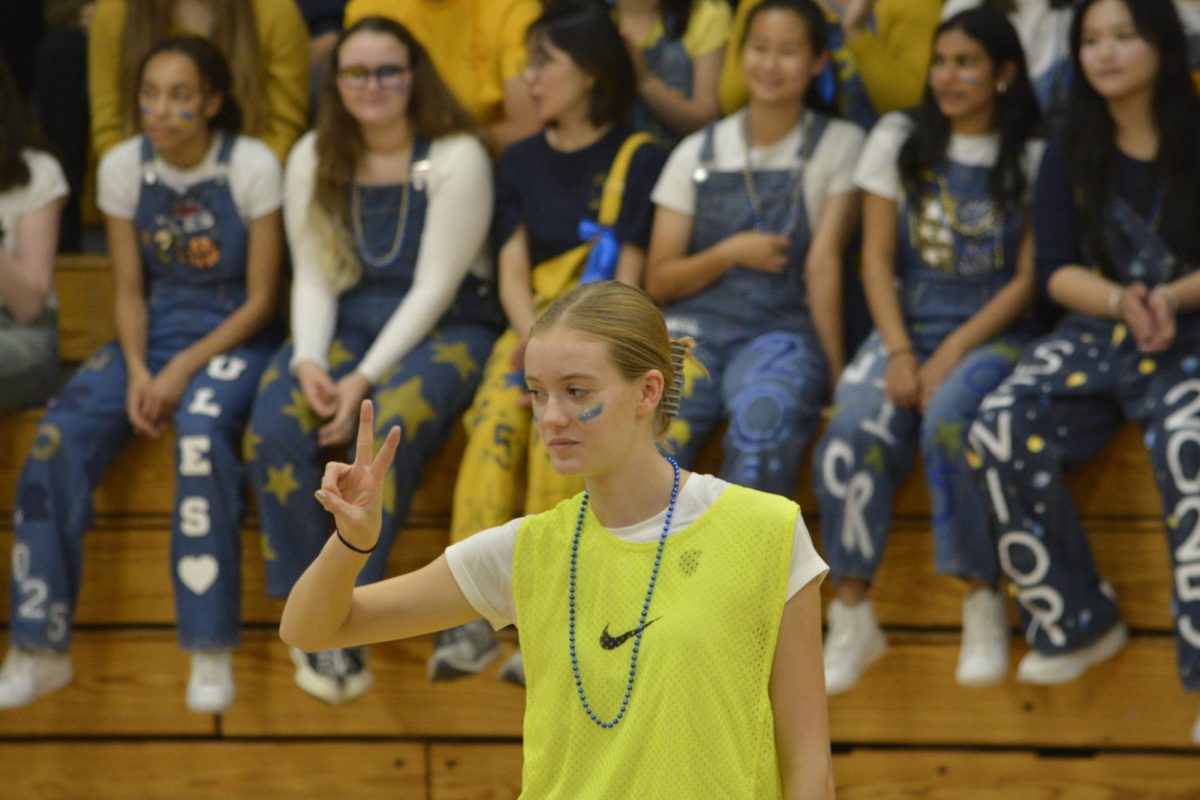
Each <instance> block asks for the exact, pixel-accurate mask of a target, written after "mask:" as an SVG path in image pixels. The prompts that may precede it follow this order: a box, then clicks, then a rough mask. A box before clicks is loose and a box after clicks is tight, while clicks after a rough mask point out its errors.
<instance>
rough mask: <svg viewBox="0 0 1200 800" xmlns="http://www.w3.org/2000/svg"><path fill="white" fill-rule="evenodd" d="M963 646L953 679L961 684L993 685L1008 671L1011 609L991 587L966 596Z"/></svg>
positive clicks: (964, 600)
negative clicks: (1007, 608) (1007, 609)
mask: <svg viewBox="0 0 1200 800" xmlns="http://www.w3.org/2000/svg"><path fill="white" fill-rule="evenodd" d="M962 619H963V622H962V648H961V649H960V650H959V651H958V668H957V669H956V670H955V671H954V680H956V681H958V685H959V686H992V685H993V684H997V683H999V682H1000V681H1002V680H1004V675H1005V673H1007V672H1008V612H1007V611H1006V609H1005V608H1004V598H1003V597H1002V596H1001V595H1000V593H999V592H997V591H994V590H992V589H976V590H975V591H973V592H971V593H970V594H968V595H967V596H966V597H965V598H964V599H963V617H962Z"/></svg>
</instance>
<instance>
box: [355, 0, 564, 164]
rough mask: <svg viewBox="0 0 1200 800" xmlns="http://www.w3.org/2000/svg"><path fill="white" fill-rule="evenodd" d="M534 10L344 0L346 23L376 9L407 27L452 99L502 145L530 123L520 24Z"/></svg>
mask: <svg viewBox="0 0 1200 800" xmlns="http://www.w3.org/2000/svg"><path fill="white" fill-rule="evenodd" d="M540 12H541V4H539V3H538V0H350V2H349V3H348V4H347V5H346V25H347V26H350V25H353V24H354V23H355V22H357V21H358V20H360V19H362V18H363V17H367V16H374V15H378V16H382V17H389V18H391V19H394V20H396V21H397V22H399V23H400V24H401V25H403V26H404V27H405V28H407V29H408V30H410V31H412V33H413V36H415V37H416V38H417V41H419V42H420V43H421V44H422V45H423V46H424V47H425V52H427V53H429V54H431V55H432V56H433V59H434V64H435V66H436V67H437V70H438V74H440V75H441V76H442V79H443V80H444V81H445V82H446V85H447V86H449V87H450V90H451V91H452V92H454V96H455V97H456V98H457V99H458V102H459V103H461V104H462V106H463V107H464V108H466V109H467V111H469V112H470V113H471V114H474V115H475V119H476V120H478V121H479V123H480V124H481V125H483V126H484V127H485V128H487V130H488V132H489V133H490V134H491V137H490V138H491V139H492V141H493V143H494V145H495V146H496V148H497V149H498V150H503V149H504V148H505V147H507V146H508V145H510V144H512V143H513V142H515V141H517V140H518V139H522V138H524V137H526V136H529V135H530V134H532V133H533V132H534V131H536V130H537V128H538V122H537V115H536V114H535V113H534V110H533V107H532V106H531V105H530V98H529V94H528V92H527V91H526V88H525V83H524V81H523V80H522V78H521V70H522V69H523V68H524V65H525V31H526V29H527V28H528V27H529V24H530V23H531V22H533V21H534V19H536V18H537V16H538V14H539V13H540Z"/></svg>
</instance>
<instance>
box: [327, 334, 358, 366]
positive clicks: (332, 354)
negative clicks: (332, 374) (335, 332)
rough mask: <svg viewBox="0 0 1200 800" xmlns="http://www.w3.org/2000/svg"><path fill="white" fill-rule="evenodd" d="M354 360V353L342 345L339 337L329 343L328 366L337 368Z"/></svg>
mask: <svg viewBox="0 0 1200 800" xmlns="http://www.w3.org/2000/svg"><path fill="white" fill-rule="evenodd" d="M353 360H354V354H353V353H351V352H350V351H349V350H347V349H346V348H345V347H343V346H342V340H341V339H334V340H333V344H331V345H329V368H330V369H337V368H338V367H340V366H341V365H342V364H349V363H350V362H351V361H353Z"/></svg>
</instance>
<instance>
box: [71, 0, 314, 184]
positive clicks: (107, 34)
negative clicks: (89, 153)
mask: <svg viewBox="0 0 1200 800" xmlns="http://www.w3.org/2000/svg"><path fill="white" fill-rule="evenodd" d="M253 3H254V15H255V21H256V22H257V24H258V40H259V43H260V45H261V46H262V53H263V59H262V60H263V68H264V70H265V72H266V75H265V78H266V82H265V84H264V89H265V92H266V97H265V98H244V97H239V98H237V99H238V103H239V104H240V105H242V107H243V108H245V107H246V106H248V105H250V104H255V105H261V104H262V103H263V102H264V100H265V102H266V104H267V107H268V108H269V109H270V114H269V116H268V118H267V125H266V128H265V129H261V130H253V131H245V133H248V134H250V135H253V136H257V137H258V138H260V139H262V140H263V141H264V142H266V143H267V146H269V147H270V148H271V150H273V151H274V153H275V155H276V156H278V158H279V162H280V163H281V164H282V163H284V162H285V161H286V160H287V154H288V151H289V150H291V148H292V145H293V144H294V143H295V141H296V140H297V139H299V138H300V134H301V133H303V132H304V129H305V127H307V124H308V81H309V73H308V28H307V27H306V26H305V24H304V18H303V17H301V16H300V11H299V9H297V8H296V4H295V2H294V1H293V0H253ZM125 11H126V3H125V0H99V3H97V5H96V15H95V17H94V18H93V19H92V26H91V29H90V31H89V33H88V96H89V98H90V100H91V106H92V147H93V149H95V151H96V155H97V156H103V155H104V153H105V152H107V151H108V149H109V148H110V147H112V146H114V145H116V144H118V143H119V142H121V141H122V140H124V139H126V138H127V137H129V136H130V135H132V134H133V133H134V131H131V130H128V129H127V128H126V127H125V113H124V110H123V109H122V108H121V107H120V105H121V91H120V80H121V33H122V32H123V31H124V30H125ZM184 33H195V31H185V30H181V29H178V28H175V29H172V30H170V31H167V33H166V35H169V36H176V35H179V34H184Z"/></svg>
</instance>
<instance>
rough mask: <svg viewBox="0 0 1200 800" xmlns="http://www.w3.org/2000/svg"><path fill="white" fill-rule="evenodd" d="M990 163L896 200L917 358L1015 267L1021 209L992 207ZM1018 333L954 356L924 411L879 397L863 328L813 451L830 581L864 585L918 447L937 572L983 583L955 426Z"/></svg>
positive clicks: (979, 516)
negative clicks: (860, 341)
mask: <svg viewBox="0 0 1200 800" xmlns="http://www.w3.org/2000/svg"><path fill="white" fill-rule="evenodd" d="M990 172H991V168H990V167H985V166H967V165H964V164H959V163H956V162H952V161H950V160H948V159H946V160H943V162H942V163H941V164H939V165H938V167H937V169H936V170H935V171H934V173H933V174H932V175H929V176H928V177H927V178H926V179H925V180H923V181H922V182H921V192H920V194H919V196H918V197H917V198H908V199H906V200H904V202H903V203H902V205H901V208H900V215H899V220H898V226H897V232H896V237H897V238H896V255H897V269H896V272H897V275H898V276H899V277H900V286H899V294H900V304H901V309H902V311H903V314H904V321H905V325H906V327H907V329H908V333H909V337H910V339H911V341H912V345H913V349H914V351H915V355H916V357H917V359H918V360H919V361H921V362H923V361H925V360H926V359H928V358H929V357H930V356H931V355H932V354H933V353H934V351H936V350H937V348H938V346H939V345H941V343H942V342H943V340H945V338H946V337H947V336H948V335H949V334H950V333H952V332H953V331H954V330H955V329H956V328H958V327H959V326H960V325H962V324H963V323H964V322H966V321H967V320H968V319H970V318H971V316H972V315H974V314H975V313H976V312H978V311H979V309H981V308H982V307H983V306H984V305H985V304H986V303H987V302H988V301H989V300H990V299H991V298H992V297H993V296H994V295H995V294H996V292H998V291H999V290H1000V289H1001V288H1002V287H1003V286H1004V285H1005V284H1006V283H1008V282H1009V281H1010V280H1011V279H1012V277H1013V274H1014V271H1015V269H1016V262H1017V254H1018V251H1019V249H1020V242H1021V237H1022V233H1023V219H1024V214H1023V213H1021V211H1020V209H1019V208H1011V207H1010V209H1009V211H1010V213H1005V214H999V213H997V212H996V211H995V210H994V206H993V203H992V200H991V197H990V196H989V194H988V176H989V173H990ZM1026 337H1027V333H1026V332H1025V331H1024V326H1023V325H1022V324H1018V325H1015V326H1013V328H1012V329H1010V330H1009V331H1008V332H1006V333H1005V334H1002V335H1001V336H998V337H996V338H995V339H993V340H992V341H991V342H988V343H987V344H985V345H983V346H981V347H978V348H976V349H975V350H973V351H971V352H970V353H968V354H967V355H966V356H964V357H963V359H962V360H961V361H959V363H958V364H957V365H956V366H955V367H954V368H953V369H952V370H951V371H950V372H949V374H947V375H946V378H945V380H944V381H943V382H942V384H941V386H940V387H939V388H938V389H937V391H936V392H935V393H934V396H933V399H932V401H931V402H930V405H929V407H928V408H927V409H926V410H925V413H924V414H923V415H922V413H921V412H920V411H918V410H909V409H900V408H897V407H896V406H895V405H893V404H892V402H891V401H890V400H888V399H887V397H886V395H885V393H884V385H885V378H886V375H887V367H888V352H887V348H886V347H885V346H884V343H883V338H882V336H880V334H879V332H878V331H877V330H876V331H873V332H872V333H871V335H870V336H869V337H868V338H867V340H866V341H865V342H864V343H863V345H862V347H860V348H859V351H858V353H857V354H856V355H855V357H854V360H853V361H852V362H851V364H850V365H849V366H848V367H847V368H846V370H845V372H843V373H842V377H841V378H840V380H839V381H838V386H837V391H836V393H835V395H834V415H833V419H832V420H831V421H830V423H829V426H828V428H827V429H826V431H825V434H824V436H823V437H822V439H821V442H820V444H819V445H818V447H817V449H816V452H815V453H814V456H813V475H814V483H815V488H816V492H817V499H818V501H819V503H820V508H821V538H822V541H823V543H824V553H825V558H826V560H827V561H828V562H829V566H830V571H831V573H832V575H833V577H834V579H835V580H837V579H841V578H845V577H852V578H860V579H863V580H867V581H870V580H872V579H873V578H874V576H875V572H876V570H877V569H878V568H879V564H880V562H881V561H882V559H883V552H884V549H885V547H886V546H887V540H888V536H889V534H890V532H891V525H892V506H893V500H894V497H895V493H896V489H897V488H898V487H899V485H900V484H901V482H903V480H904V478H905V476H906V475H907V474H908V471H909V469H910V468H911V467H912V464H913V459H914V458H915V456H916V454H917V452H918V448H919V450H920V453H921V455H922V458H923V462H924V468H925V481H926V485H927V486H928V487H929V491H930V495H931V497H930V500H931V503H932V516H933V519H932V527H933V537H934V557H935V562H936V568H937V571H938V572H939V573H943V574H949V575H958V576H964V577H972V578H978V579H980V580H983V581H986V582H989V583H994V582H995V581H997V580H998V579H999V567H998V565H997V564H996V556H995V552H994V549H993V547H992V542H991V539H990V538H989V537H988V536H987V534H986V531H987V512H986V510H985V509H984V507H983V505H984V500H983V497H982V495H981V494H980V492H979V487H978V486H977V484H976V482H975V475H974V472H973V470H972V469H971V468H970V466H969V465H968V463H967V461H966V444H967V432H968V429H969V427H970V425H971V422H972V421H973V420H974V418H975V411H976V409H977V408H978V406H979V403H980V401H982V400H983V398H984V396H985V395H986V394H987V393H988V392H990V391H991V390H992V389H994V388H995V387H996V386H997V385H999V383H1000V382H1001V381H1002V380H1004V378H1005V377H1007V376H1008V374H1009V372H1010V371H1011V370H1012V367H1013V364H1015V363H1016V360H1017V357H1018V356H1019V355H1020V348H1021V344H1022V343H1023V342H1024V341H1025V339H1026Z"/></svg>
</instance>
